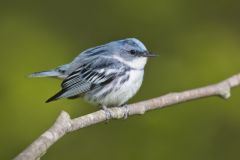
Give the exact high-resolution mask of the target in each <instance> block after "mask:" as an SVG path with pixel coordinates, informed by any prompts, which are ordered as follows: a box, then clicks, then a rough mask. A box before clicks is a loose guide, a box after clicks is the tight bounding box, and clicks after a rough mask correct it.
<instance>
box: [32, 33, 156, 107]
mask: <svg viewBox="0 0 240 160" xmlns="http://www.w3.org/2000/svg"><path fill="white" fill-rule="evenodd" d="M151 56H153V55H152V54H150V53H149V52H148V50H147V49H146V47H145V46H144V44H143V43H142V42H140V41H139V40H138V39H136V38H128V39H123V40H118V41H113V42H110V43H107V44H104V45H101V46H97V47H94V48H90V49H87V50H85V51H83V52H82V53H81V54H80V55H79V56H77V57H76V58H75V59H74V60H73V61H72V62H71V63H69V64H65V65H62V66H60V67H58V68H56V69H52V70H48V71H43V72H36V73H33V74H32V75H31V76H32V77H57V78H61V79H64V80H63V82H62V84H61V87H62V90H61V91H60V92H58V93H57V94H56V95H54V96H53V97H51V98H49V99H48V100H47V101H46V102H51V101H54V100H57V99H60V98H76V97H84V99H86V100H87V101H89V102H91V103H94V104H98V105H101V106H104V107H111V106H120V105H123V104H125V103H126V102H127V101H128V100H129V99H130V98H131V97H132V96H134V95H135V94H136V92H137V91H138V90H139V88H140V86H141V84H142V80H143V74H144V66H145V64H146V62H147V57H151Z"/></svg>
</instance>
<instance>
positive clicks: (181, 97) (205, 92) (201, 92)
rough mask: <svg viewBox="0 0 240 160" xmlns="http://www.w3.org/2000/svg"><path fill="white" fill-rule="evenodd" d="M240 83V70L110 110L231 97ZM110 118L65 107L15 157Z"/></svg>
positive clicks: (116, 115) (115, 114)
mask: <svg viewBox="0 0 240 160" xmlns="http://www.w3.org/2000/svg"><path fill="white" fill-rule="evenodd" d="M239 85H240V74H236V75H234V76H232V77H230V78H228V79H226V80H224V81H222V82H220V83H217V84H213V85H209V86H206V87H201V88H197V89H192V90H187V91H183V92H176V93H169V94H167V95H164V96H160V97H157V98H153V99H150V100H146V101H142V102H138V103H134V104H130V105H127V106H126V107H113V108H110V109H109V111H110V113H111V118H112V119H120V118H123V117H124V115H125V113H128V115H129V116H131V115H135V114H144V113H145V112H146V111H149V110H154V109H161V108H164V107H167V106H170V105H173V104H178V103H182V102H186V101H190V100H194V99H199V98H203V97H209V96H220V97H222V98H224V99H227V98H229V97H230V90H231V88H233V87H236V86H239ZM106 120H107V116H106V114H105V112H104V111H102V110H99V111H97V112H93V113H90V114H87V115H84V116H81V117H78V118H74V119H71V118H70V116H69V114H68V113H67V112H65V111H62V112H61V114H60V115H59V117H58V118H57V120H56V122H55V123H54V124H53V126H52V127H51V128H49V129H48V130H47V131H46V132H44V133H43V134H42V135H41V136H40V137H39V138H38V139H36V140H35V141H34V142H33V143H32V144H31V145H30V146H28V147H27V148H26V149H25V150H24V151H23V152H22V153H20V154H19V155H18V156H17V157H15V159H16V160H26V159H28V160H35V159H40V157H41V156H43V155H44V154H45V153H46V151H47V149H48V148H49V147H50V146H51V145H53V144H54V143H55V142H56V141H58V140H59V139H60V138H61V137H63V136H64V135H65V134H66V133H69V132H73V131H76V130H79V129H81V128H84V127H88V126H90V125H94V124H97V123H100V122H103V121H106Z"/></svg>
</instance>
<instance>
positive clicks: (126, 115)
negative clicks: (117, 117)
mask: <svg viewBox="0 0 240 160" xmlns="http://www.w3.org/2000/svg"><path fill="white" fill-rule="evenodd" d="M122 107H124V108H125V112H124V117H123V118H124V119H127V118H128V115H129V109H128V106H127V105H126V104H124V105H122Z"/></svg>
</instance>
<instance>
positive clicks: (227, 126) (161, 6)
mask: <svg viewBox="0 0 240 160" xmlns="http://www.w3.org/2000/svg"><path fill="white" fill-rule="evenodd" d="M239 15H240V1H237V0H218V1H217V0H202V1H200V0H199V1H191V0H181V1H178V0H161V1H154V0H145V1H144V0H142V1H139V0H132V1H129V0H121V1H111V0H101V1H73V0H69V1H30V0H22V1H17V0H12V1H1V2H0V44H1V45H0V59H1V63H0V65H1V74H0V97H1V107H0V126H1V129H0V159H12V158H13V157H14V156H16V155H17V154H18V153H19V152H20V151H22V150H23V149H24V148H25V147H27V146H28V145H29V144H30V143H31V142H32V141H33V140H35V139H36V138H37V137H38V136H39V135H40V134H41V133H43V132H44V131H45V130H46V129H47V128H49V127H50V126H51V125H52V123H53V122H54V121H55V119H56V117H57V116H58V115H59V113H60V111H61V110H65V111H67V112H69V114H70V115H71V117H78V116H80V115H84V114H87V113H90V112H93V111H96V110H97V108H96V107H93V106H91V105H89V104H88V103H86V102H84V101H83V100H81V99H77V100H60V101H57V102H54V103H50V104H45V103H44V101H45V100H46V99H47V98H49V97H50V96H52V95H53V94H54V93H56V91H58V90H59V89H60V83H61V82H60V81H59V80H56V79H48V78H41V79H29V78H28V77H27V75H28V74H30V73H31V72H34V71H41V70H46V69H50V68H54V67H56V66H58V65H61V64H64V63H68V62H70V61H71V60H72V59H73V58H74V57H75V56H76V55H78V54H79V53H80V52H81V51H83V50H84V49H87V48H89V47H93V46H96V45H99V44H102V43H105V42H109V41H112V40H116V39H122V38H126V37H136V38H139V39H140V40H141V41H143V42H144V43H145V44H146V46H147V47H148V49H149V50H151V51H153V52H156V53H158V54H159V57H158V58H156V59H151V60H149V61H148V64H147V66H146V70H145V79H144V83H143V86H142V88H141V90H140V91H139V92H138V94H137V95H136V96H135V97H134V98H133V99H131V101H130V102H136V101H140V100H144V99H148V98H153V97H157V96H160V95H163V94H166V93H169V92H173V91H181V90H185V89H189V88H195V87H199V86H203V85H207V84H211V83H215V82H218V81H220V80H223V79H224V78H227V77H228V76H231V75H232V74H235V73H238V72H240V63H239V59H240V45H239V43H240V38H239V36H240V34H239V31H240V21H239ZM239 96H240V88H236V89H234V90H233V91H232V97H231V98H230V99H229V100H222V99H220V98H218V97H211V98H206V99H201V100H197V101H192V102H188V103H184V104H180V105H175V106H174V107H170V108H167V109H163V110H156V111H152V112H149V113H147V114H145V115H144V116H134V117H129V118H128V120H117V121H116V120H113V121H110V123H108V124H104V123H102V124H98V125H94V126H91V127H89V128H85V129H81V130H80V131H76V132H74V133H71V134H68V135H67V136H65V137H64V138H62V139H61V140H60V141H58V142H57V143H56V144H55V145H53V146H52V147H51V148H50V149H49V150H48V152H47V154H46V155H45V156H44V157H43V158H42V159H44V160H53V159H58V160H66V159H98V160H100V159H104V160H106V159H115V160H122V159H137V160H145V159H164V160H173V159H178V160H188V159H190V160H192V159H194V160H202V159H205V160H226V159H231V160H234V159H240V152H239V149H240V148H239V146H240V99H239Z"/></svg>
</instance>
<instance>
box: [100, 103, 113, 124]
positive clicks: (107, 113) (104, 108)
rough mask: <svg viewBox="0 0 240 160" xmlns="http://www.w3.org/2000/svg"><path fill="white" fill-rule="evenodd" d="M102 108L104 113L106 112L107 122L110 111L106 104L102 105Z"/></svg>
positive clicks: (109, 117) (110, 116)
mask: <svg viewBox="0 0 240 160" xmlns="http://www.w3.org/2000/svg"><path fill="white" fill-rule="evenodd" d="M102 109H103V111H104V113H105V114H106V117H107V122H108V121H109V120H110V119H111V118H112V115H111V112H110V111H109V109H108V108H107V107H106V106H102Z"/></svg>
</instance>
